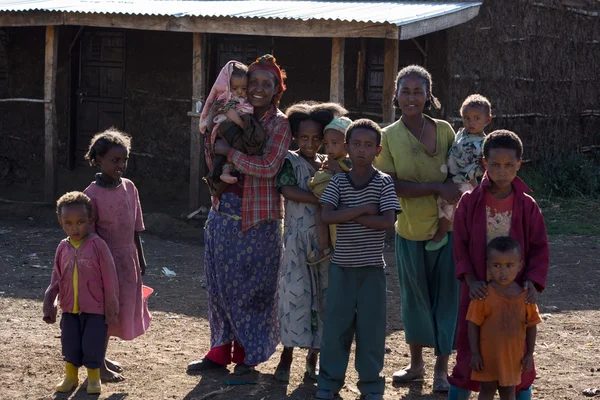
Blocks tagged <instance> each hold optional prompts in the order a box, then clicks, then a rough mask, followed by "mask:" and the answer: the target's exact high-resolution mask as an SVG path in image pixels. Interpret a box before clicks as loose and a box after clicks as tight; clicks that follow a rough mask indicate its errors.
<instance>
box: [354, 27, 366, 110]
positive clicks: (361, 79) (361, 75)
mask: <svg viewBox="0 0 600 400" xmlns="http://www.w3.org/2000/svg"><path fill="white" fill-rule="evenodd" d="M356 65H357V68H356V105H357V106H361V105H363V104H364V103H365V79H366V76H365V74H366V73H367V39H365V38H362V39H360V49H359V50H358V61H357V63H356Z"/></svg>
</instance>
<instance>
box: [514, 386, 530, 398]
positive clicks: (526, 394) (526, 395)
mask: <svg viewBox="0 0 600 400" xmlns="http://www.w3.org/2000/svg"><path fill="white" fill-rule="evenodd" d="M532 392H533V386H529V387H528V388H527V389H523V390H521V391H520V392H517V394H516V396H515V399H516V400H531V394H532Z"/></svg>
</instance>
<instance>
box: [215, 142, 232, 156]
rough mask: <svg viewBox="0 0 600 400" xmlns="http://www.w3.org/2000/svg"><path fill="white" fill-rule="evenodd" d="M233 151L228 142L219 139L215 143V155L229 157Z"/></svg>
mask: <svg viewBox="0 0 600 400" xmlns="http://www.w3.org/2000/svg"><path fill="white" fill-rule="evenodd" d="M230 151H231V146H230V145H229V143H227V141H226V140H223V139H220V138H218V139H217V140H216V141H215V154H221V155H223V156H227V155H229V152H230Z"/></svg>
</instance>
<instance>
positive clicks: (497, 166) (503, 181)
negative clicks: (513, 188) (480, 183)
mask: <svg viewBox="0 0 600 400" xmlns="http://www.w3.org/2000/svg"><path fill="white" fill-rule="evenodd" d="M483 165H484V166H485V168H486V169H487V171H488V176H489V178H490V180H491V181H492V184H493V185H495V186H496V187H497V188H499V189H505V188H507V187H509V186H510V184H511V182H512V181H513V180H514V179H515V177H516V176H517V171H519V169H520V168H521V160H520V159H519V158H517V151H516V150H514V149H501V148H496V149H490V151H489V154H488V157H485V158H484V159H483Z"/></svg>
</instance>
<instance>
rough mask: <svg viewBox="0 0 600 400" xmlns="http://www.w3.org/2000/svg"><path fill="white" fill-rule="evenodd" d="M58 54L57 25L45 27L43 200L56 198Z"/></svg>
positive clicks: (51, 200) (48, 200) (50, 200)
mask: <svg viewBox="0 0 600 400" xmlns="http://www.w3.org/2000/svg"><path fill="white" fill-rule="evenodd" d="M57 56H58V27H57V26H47V27H46V54H45V69H44V99H45V101H46V102H45V103H44V201H46V202H54V201H55V200H56V173H57V168H58V165H57V164H58V163H57V154H56V136H57V135H56V66H57V61H58V60H57Z"/></svg>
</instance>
